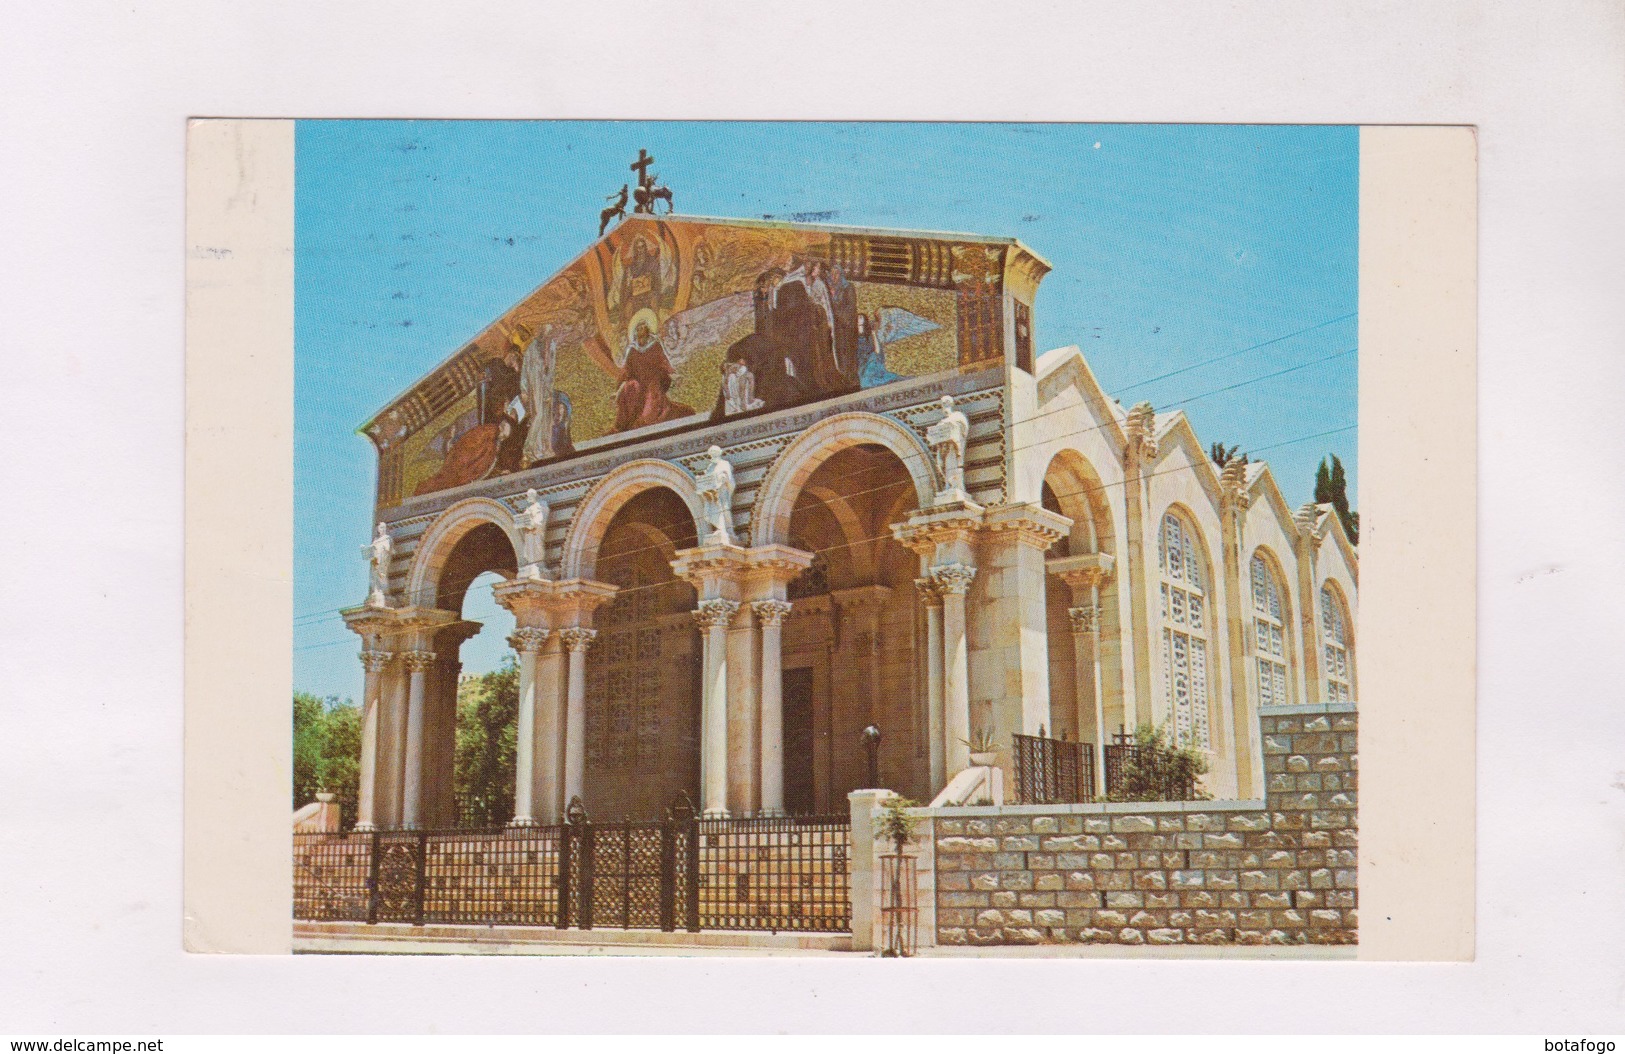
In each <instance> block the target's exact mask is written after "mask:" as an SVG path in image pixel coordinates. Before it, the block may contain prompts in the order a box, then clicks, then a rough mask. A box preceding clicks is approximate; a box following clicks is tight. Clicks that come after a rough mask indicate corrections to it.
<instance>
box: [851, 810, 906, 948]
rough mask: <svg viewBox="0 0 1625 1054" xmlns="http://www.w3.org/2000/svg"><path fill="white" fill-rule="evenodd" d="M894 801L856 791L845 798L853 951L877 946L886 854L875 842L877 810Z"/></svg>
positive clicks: (877, 820)
mask: <svg viewBox="0 0 1625 1054" xmlns="http://www.w3.org/2000/svg"><path fill="white" fill-rule="evenodd" d="M895 797H897V793H896V792H895V791H889V790H855V791H852V792H851V793H850V794H848V795H847V796H846V800H847V802H848V803H849V804H850V805H851V807H852V852H851V860H852V878H851V882H850V885H849V887H848V888H849V889H850V890H851V895H852V950H853V951H859V952H869V951H874V950H875V949H876V948H878V947H879V946H880V854H881V853H882V852H883V851H884V850H885V847H884V846H882V845H881V844H880V843H879V841H878V840H877V839H876V838H875V831H876V830H877V829H878V828H879V825H880V810H881V808H882V807H883V806H884V805H885V804H886V802H887V800H888V799H891V798H895Z"/></svg>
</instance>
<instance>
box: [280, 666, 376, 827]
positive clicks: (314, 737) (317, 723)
mask: <svg viewBox="0 0 1625 1054" xmlns="http://www.w3.org/2000/svg"><path fill="white" fill-rule="evenodd" d="M360 784H361V713H360V711H359V710H357V709H356V706H355V704H354V703H352V702H350V700H348V699H345V700H342V701H341V700H340V699H339V698H338V697H337V696H331V695H330V696H328V697H327V698H326V699H323V698H321V697H319V696H316V695H312V694H311V693H310V692H295V693H293V807H294V808H295V809H297V808H300V807H301V806H304V805H309V804H310V803H311V802H312V801H314V800H316V792H317V791H324V790H325V791H332V792H333V793H334V795H336V796H337V801H338V804H339V807H340V809H341V813H340V816H341V818H342V820H343V822H344V824H345V826H349V825H350V824H353V823H355V816H356V803H357V798H358V796H359V793H360Z"/></svg>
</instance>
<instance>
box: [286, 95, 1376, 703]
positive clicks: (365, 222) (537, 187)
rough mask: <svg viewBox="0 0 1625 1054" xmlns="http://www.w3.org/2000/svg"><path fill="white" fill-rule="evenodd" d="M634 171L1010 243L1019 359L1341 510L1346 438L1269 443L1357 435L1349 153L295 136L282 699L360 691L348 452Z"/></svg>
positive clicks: (556, 259) (1014, 143) (1296, 131)
mask: <svg viewBox="0 0 1625 1054" xmlns="http://www.w3.org/2000/svg"><path fill="white" fill-rule="evenodd" d="M640 147H643V148H647V149H648V150H649V152H650V153H652V154H654V156H655V157H656V159H657V164H656V165H655V171H657V172H659V173H660V176H661V178H662V181H663V182H664V183H666V184H667V185H669V186H671V187H673V188H674V190H675V192H676V204H677V210H678V212H679V213H686V214H689V215H700V216H741V217H752V218H761V217H763V216H772V217H776V218H781V219H804V220H811V221H815V222H826V223H836V224H850V225H854V226H873V227H898V228H905V229H915V230H935V231H966V232H973V233H979V234H989V235H1000V236H1013V237H1017V238H1020V239H1021V240H1022V241H1023V242H1025V243H1026V244H1027V245H1029V246H1031V247H1032V248H1033V249H1034V250H1035V251H1037V252H1038V253H1039V254H1040V255H1042V256H1044V257H1045V258H1046V259H1048V260H1049V261H1050V263H1052V264H1053V265H1054V267H1055V270H1054V271H1053V272H1052V273H1051V274H1050V276H1049V277H1048V278H1047V279H1046V280H1045V282H1044V284H1043V285H1042V286H1041V287H1040V289H1039V294H1038V300H1037V304H1036V305H1035V309H1034V323H1035V330H1036V333H1035V346H1036V347H1037V348H1038V349H1040V350H1047V349H1049V348H1054V347H1060V346H1062V345H1066V344H1077V345H1079V346H1080V347H1081V348H1082V349H1083V353H1084V355H1085V356H1086V357H1087V358H1088V360H1089V363H1090V365H1091V367H1092V368H1093V369H1094V371H1095V374H1096V376H1097V377H1099V379H1100V381H1101V384H1102V385H1103V386H1104V387H1105V389H1106V390H1107V392H1109V393H1111V394H1113V395H1115V396H1117V397H1119V398H1120V399H1121V400H1122V402H1123V403H1124V405H1130V404H1132V403H1135V402H1139V401H1142V400H1149V401H1150V402H1152V403H1153V404H1154V405H1156V406H1157V407H1158V408H1159V409H1162V408H1168V409H1174V408H1180V409H1184V410H1185V412H1186V413H1187V414H1188V415H1189V416H1190V418H1191V422H1192V424H1193V425H1194V426H1195V428H1196V432H1197V435H1198V436H1199V437H1201V439H1202V441H1203V443H1204V444H1206V443H1210V442H1213V441H1217V440H1222V441H1224V442H1226V443H1234V444H1239V445H1240V446H1241V448H1242V449H1243V450H1251V449H1257V448H1260V447H1270V448H1271V449H1267V450H1263V451H1262V452H1260V453H1259V454H1258V455H1257V457H1258V458H1263V459H1264V460H1267V461H1269V463H1270V465H1271V467H1272V468H1273V470H1274V472H1275V474H1276V477H1277V479H1278V480H1279V482H1280V484H1281V487H1282V489H1283V490H1284V491H1285V494H1286V498H1287V501H1288V502H1289V503H1290V504H1292V505H1294V506H1296V505H1298V504H1300V503H1301V502H1304V501H1307V500H1309V498H1310V497H1311V495H1312V491H1313V480H1314V470H1315V465H1316V464H1317V463H1318V462H1319V461H1320V459H1321V458H1322V457H1324V456H1326V455H1327V454H1336V455H1337V456H1338V457H1340V458H1341V459H1342V461H1343V463H1344V465H1345V466H1346V468H1347V470H1348V477H1349V498H1350V502H1351V503H1352V504H1354V505H1355V506H1356V507H1358V500H1357V499H1358V490H1357V484H1358V465H1357V462H1356V457H1355V452H1356V444H1355V437H1356V433H1355V431H1354V430H1353V429H1352V428H1348V429H1347V430H1344V431H1338V432H1335V433H1334V434H1330V435H1322V436H1319V437H1318V438H1313V439H1307V440H1303V441H1299V442H1291V443H1288V445H1281V446H1276V445H1275V444H1282V443H1287V441H1291V440H1299V439H1301V437H1305V436H1312V435H1315V434H1317V433H1323V432H1327V431H1329V430H1332V429H1339V428H1343V427H1344V426H1349V425H1352V424H1353V423H1354V420H1355V407H1356V392H1357V387H1356V377H1357V360H1358V355H1357V354H1340V353H1344V352H1350V351H1352V349H1354V348H1355V340H1356V325H1355V320H1354V318H1353V317H1352V316H1353V314H1354V312H1355V311H1356V309H1357V300H1356V295H1357V289H1358V205H1359V131H1358V129H1357V128H1354V127H1321V126H1315V127H1288V126H1242V125H1235V126H1226V125H1067V124H976V125H965V124H863V123H857V124H822V123H777V122H654V123H644V122H486V121H301V122H299V124H298V131H297V148H296V155H295V157H296V160H295V164H296V177H295V178H296V197H295V277H294V312H295V323H294V326H295V379H294V424H295V432H294V614H295V620H294V622H295V629H294V664H293V683H294V687H295V688H296V689H301V690H305V691H313V692H316V693H318V694H321V695H328V694H334V695H340V696H352V697H353V696H355V695H356V694H358V693H359V690H360V684H361V671H360V664H359V663H358V662H357V661H356V658H355V652H356V650H357V645H358V642H357V640H356V638H355V637H353V636H352V635H351V634H350V633H349V632H348V631H347V630H345V628H344V625H343V623H342V621H341V620H340V619H339V617H338V614H337V612H338V609H340V608H343V607H348V606H350V605H353V604H355V603H358V602H359V601H360V600H361V599H363V594H364V593H365V589H366V569H365V565H364V562H363V559H362V557H361V554H360V547H361V546H362V545H363V544H364V543H365V542H366V540H367V537H368V534H369V532H370V525H371V515H372V495H373V485H374V473H375V470H376V459H375V457H374V454H373V450H372V446H371V444H370V443H368V442H367V441H366V439H364V438H362V437H361V436H359V435H357V434H356V432H355V428H356V426H357V425H359V424H360V423H362V422H363V421H364V420H366V419H367V418H368V417H369V416H370V415H371V414H372V413H373V412H374V411H376V410H377V409H379V408H380V407H382V406H383V405H384V404H385V403H386V402H388V401H389V399H390V398H392V397H393V396H394V395H396V394H397V393H398V392H400V391H401V390H402V389H404V388H405V387H406V386H407V385H409V384H410V383H411V382H413V381H414V380H416V379H417V378H418V377H419V376H421V375H422V374H423V373H425V372H426V371H428V370H429V369H430V368H431V367H433V366H434V365H435V364H436V363H438V362H439V361H440V360H442V359H444V358H445V357H446V356H447V355H449V354H451V353H452V352H453V351H455V350H456V349H457V348H459V347H461V346H462V344H463V343H464V342H466V341H467V340H468V339H469V338H470V337H472V336H473V335H474V334H475V333H477V332H478V331H479V330H480V329H482V328H484V326H485V325H487V324H488V323H489V322H490V321H491V320H492V319H494V318H495V317H497V316H498V315H499V314H501V313H502V312H503V311H504V310H506V309H507V308H508V307H510V306H512V305H513V304H514V303H515V302H517V301H518V300H519V299H520V298H521V297H523V296H524V295H525V294H526V293H528V292H529V291H530V290H532V289H534V288H535V287H536V286H538V285H540V284H541V283H542V282H543V281H544V280H545V279H547V278H548V277H549V276H550V275H552V274H553V273H554V272H555V271H556V270H558V268H560V267H561V266H563V265H564V264H565V263H567V262H569V261H570V260H571V259H573V258H574V257H575V256H576V255H577V254H579V253H580V252H581V250H582V249H583V248H584V247H585V246H586V245H587V244H588V243H589V242H590V241H592V239H593V237H594V236H595V234H596V233H597V222H598V209H599V208H601V207H602V205H603V198H604V196H605V195H607V194H609V193H611V192H612V191H615V190H617V189H619V187H620V185H621V184H622V183H624V182H626V181H627V180H628V178H629V177H630V175H631V174H630V173H629V172H628V171H627V164H628V162H629V161H630V160H631V159H632V158H633V157H635V156H636V155H637V152H638V149H639V148H640ZM1310 327H1315V328H1312V329H1311V328H1310ZM1305 330H1307V332H1300V331H1305ZM1289 334H1297V335H1296V336H1288V335H1289ZM1283 337H1286V338H1287V339H1279V338H1283ZM1265 342H1271V343H1268V344H1267V345H1266V346H1264V347H1256V348H1255V346H1256V345H1260V344H1264V343H1265ZM1244 349H1252V350H1244ZM1237 352H1239V353H1240V354H1232V353H1237ZM1219 356H1228V357H1226V358H1224V359H1223V361H1220V362H1215V363H1213V364H1211V365H1205V366H1199V365H1197V364H1199V363H1203V362H1205V361H1206V360H1209V359H1215V358H1218V357H1219ZM1192 366H1195V367H1196V368H1193V369H1186V368H1187V367H1192ZM1300 366H1301V367H1302V368H1298V369H1293V367H1300ZM1287 370H1290V371H1291V372H1282V371H1287ZM1175 371H1182V372H1177V373H1175ZM1170 373H1175V375H1174V376H1166V377H1165V376H1164V375H1166V374H1170ZM1269 374H1279V375H1278V376H1274V377H1268V378H1267V379H1263V380H1256V381H1255V380H1254V379H1255V378H1264V377H1266V375H1269ZM1158 377H1162V378H1163V379H1160V380H1152V378H1158ZM1148 381H1149V383H1146V382H1148ZM1240 382H1252V383H1240ZM1231 385H1239V386H1237V387H1234V388H1230V390H1227V391H1217V389H1221V388H1227V387H1229V386H1231ZM1210 392H1211V393H1213V394H1205V393H1210ZM1192 396H1203V397H1202V398H1199V399H1196V400H1195V401H1191V402H1188V404H1186V401H1187V400H1190V399H1191V397H1192ZM1255 459H1256V458H1255ZM465 613H466V614H467V616H468V617H470V618H474V619H479V620H482V621H485V622H486V623H487V628H486V630H485V631H484V632H482V633H481V634H480V636H479V637H477V638H475V639H474V640H473V641H471V642H470V643H469V644H468V645H465V647H464V649H463V654H464V660H465V664H464V668H465V670H467V671H469V672H477V671H479V670H481V669H485V668H489V667H491V666H493V665H494V664H495V663H496V662H497V661H498V660H499V659H500V657H501V655H502V653H503V651H504V649H505V645H504V644H503V642H502V637H503V636H505V635H506V633H507V632H508V631H509V629H510V628H511V625H512V619H511V617H508V616H506V613H505V612H501V611H500V609H496V608H495V607H494V606H492V605H491V604H490V602H489V599H488V594H486V593H485V591H483V590H479V589H474V590H471V591H470V599H469V602H468V606H467V607H466V608H465Z"/></svg>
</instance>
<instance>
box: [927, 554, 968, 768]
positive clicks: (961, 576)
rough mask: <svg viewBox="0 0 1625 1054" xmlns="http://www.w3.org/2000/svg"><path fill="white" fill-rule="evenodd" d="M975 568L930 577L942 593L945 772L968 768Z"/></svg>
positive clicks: (945, 569)
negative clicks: (968, 599)
mask: <svg viewBox="0 0 1625 1054" xmlns="http://www.w3.org/2000/svg"><path fill="white" fill-rule="evenodd" d="M975 577H976V568H974V567H968V566H966V565H965V564H938V565H937V566H936V567H933V568H931V578H932V579H933V580H934V581H935V582H936V585H937V589H938V590H939V591H940V592H941V593H942V653H943V663H942V700H943V701H942V706H943V736H944V742H943V753H944V756H945V757H946V758H947V761H948V771H949V772H950V773H953V774H958V773H959V772H962V771H963V770H965V769H967V768H969V767H970V743H969V740H970V732H971V728H970V659H969V654H968V652H967V650H966V649H967V645H966V641H965V594H966V593H967V592H969V590H970V584H971V580H972V579H974V578H975Z"/></svg>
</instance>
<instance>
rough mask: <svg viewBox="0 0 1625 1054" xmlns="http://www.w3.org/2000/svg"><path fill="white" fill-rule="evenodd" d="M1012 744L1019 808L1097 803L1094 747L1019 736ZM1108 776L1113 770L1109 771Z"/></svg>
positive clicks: (1040, 735)
mask: <svg viewBox="0 0 1625 1054" xmlns="http://www.w3.org/2000/svg"><path fill="white" fill-rule="evenodd" d="M1011 738H1012V740H1013V753H1014V755H1015V768H1016V786H1015V795H1014V803H1015V804H1018V805H1061V804H1067V803H1071V802H1085V801H1094V800H1095V748H1094V744H1092V743H1074V742H1072V741H1071V740H1068V739H1050V738H1048V737H1046V736H1045V735H1044V730H1043V728H1042V727H1040V728H1039V730H1038V735H1036V736H1024V735H1021V734H1020V733H1016V734H1015V735H1014V736H1012V737H1011ZM1107 771H1108V772H1109V771H1110V769H1109V768H1108V770H1107Z"/></svg>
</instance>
